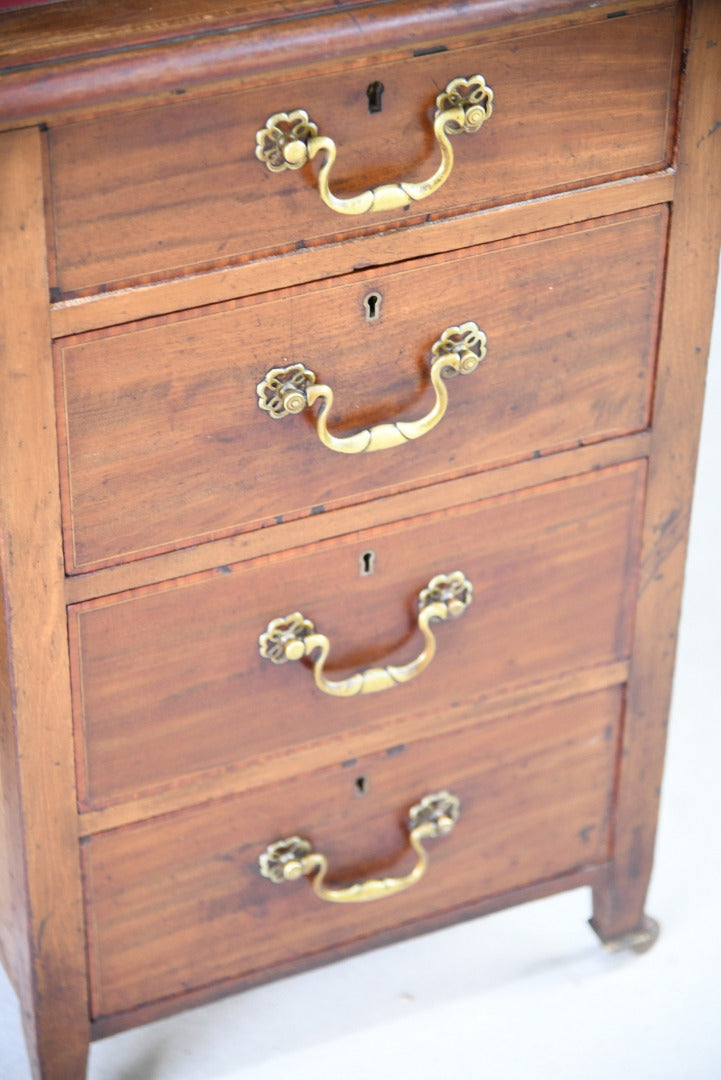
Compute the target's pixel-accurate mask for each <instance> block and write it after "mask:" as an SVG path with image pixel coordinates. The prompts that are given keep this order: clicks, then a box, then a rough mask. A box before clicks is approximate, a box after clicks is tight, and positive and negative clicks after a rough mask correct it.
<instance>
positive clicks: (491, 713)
mask: <svg viewBox="0 0 721 1080" xmlns="http://www.w3.org/2000/svg"><path fill="white" fill-rule="evenodd" d="M628 667H629V663H628V660H617V661H614V662H613V663H610V664H600V665H599V666H597V667H587V668H581V669H579V670H576V671H571V672H564V673H563V674H561V675H554V676H551V678H549V679H541V680H538V681H535V682H533V683H526V684H525V685H523V686H514V687H501V688H500V690H499V689H498V688H492V689H491V690H490V692H489V693H488V694H487V695H484V696H483V697H481V698H475V699H473V700H472V701H468V702H465V703H462V702H459V703H458V705H457V707H455V708H454V709H453V710H452V711H450V712H448V713H446V712H439V713H428V712H426V713H421V714H418V715H413V716H405V715H403V714H400V715H396V716H390V717H386V716H384V715H383V714H382V713H379V714H378V715H376V717H375V718H374V719H373V720H371V721H370V722H369V723H367V724H365V725H364V727H363V728H362V730H355V731H351V732H344V731H342V730H340V731H338V732H335V733H334V734H333V735H332V736H331V737H328V736H325V737H322V738H320V739H316V740H314V741H311V742H307V743H304V744H302V745H299V746H290V747H286V748H284V749H283V750H282V752H280V753H278V754H275V755H272V756H268V757H260V758H256V759H255V760H252V761H248V760H245V761H243V762H242V763H241V764H239V765H234V764H230V765H227V766H226V767H225V768H222V769H213V770H211V771H208V772H204V773H199V774H197V775H195V776H193V777H186V778H184V780H183V783H182V784H173V785H171V786H165V787H160V788H156V789H155V790H154V791H152V792H149V793H148V794H147V795H139V796H136V797H135V798H133V800H132V802H122V803H110V804H108V805H106V806H102V807H99V808H98V809H92V810H88V809H86V810H84V811H83V812H82V813H81V814H80V816H79V818H78V826H79V833H80V836H92V835H93V834H94V833H98V832H106V831H107V830H108V829H117V828H119V827H121V826H123V825H131V824H133V823H135V822H139V821H145V820H147V819H149V818H153V817H159V816H160V815H161V814H169V813H174V812H175V811H176V810H184V809H187V808H188V807H191V806H197V805H198V804H200V803H205V802H209V801H210V800H211V799H222V798H227V796H229V795H237V794H239V793H240V792H241V791H250V790H252V789H253V788H259V787H264V786H266V785H267V784H269V783H277V782H279V781H281V780H284V779H292V777H294V776H298V775H299V773H306V772H310V771H312V770H314V769H320V768H323V767H324V766H327V765H334V764H335V763H336V762H338V761H344V760H348V759H349V758H353V757H359V756H365V755H367V754H375V753H379V752H381V751H384V750H385V749H386V748H387V747H388V746H400V745H401V743H406V742H408V741H411V740H416V739H421V738H426V737H428V736H430V735H440V734H441V733H442V732H444V731H461V730H462V729H463V728H465V727H471V726H474V725H478V724H482V723H491V722H494V721H496V720H498V719H499V718H501V717H503V716H507V715H508V714H509V713H511V712H519V711H521V710H522V709H525V708H528V707H529V706H533V707H534V708H535V707H537V706H539V705H545V704H548V703H550V702H559V701H563V700H565V699H566V698H569V697H578V696H580V695H582V694H590V693H593V692H595V691H597V690H606V689H608V687H610V686H620V685H621V684H622V683H625V682H626V679H627V678H628Z"/></svg>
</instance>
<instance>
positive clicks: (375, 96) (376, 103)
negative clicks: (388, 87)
mask: <svg viewBox="0 0 721 1080" xmlns="http://www.w3.org/2000/svg"><path fill="white" fill-rule="evenodd" d="M384 90H385V87H384V85H383V83H382V82H372V83H371V84H370V86H369V87H368V89H367V90H366V94H367V95H368V112H370V113H376V112H380V111H381V109H382V108H383V103H382V101H381V98H382V97H383V91H384Z"/></svg>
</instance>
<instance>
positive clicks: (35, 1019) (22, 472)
mask: <svg viewBox="0 0 721 1080" xmlns="http://www.w3.org/2000/svg"><path fill="white" fill-rule="evenodd" d="M40 151H41V147H40V138H39V134H38V132H37V131H33V130H28V131H22V132H17V133H13V134H10V135H6V136H3V139H2V154H1V155H0V239H1V241H2V251H3V257H2V259H0V327H1V330H0V349H1V355H0V461H1V462H2V469H3V474H2V485H0V568H1V571H2V585H3V602H4V621H3V634H4V635H6V640H5V641H4V643H3V647H2V648H0V655H3V657H4V658H5V662H6V668H5V671H4V672H3V676H2V677H1V678H0V698H1V700H0V705H1V706H2V722H1V724H0V771H1V772H2V783H1V785H0V786H1V788H2V793H3V807H2V809H3V814H4V816H5V830H6V834H5V835H6V846H7V850H6V857H7V871H6V872H7V873H8V874H9V878H10V881H11V884H12V890H13V892H12V899H11V901H10V911H9V912H7V911H3V912H2V914H1V915H0V922H1V923H2V924H3V927H4V929H3V934H2V936H3V952H4V953H9V954H10V968H11V971H12V973H13V975H14V980H15V983H16V985H17V988H18V992H19V997H20V1003H21V1009H22V1016H23V1024H24V1027H25V1031H26V1035H27V1041H28V1051H29V1055H30V1061H31V1065H32V1068H33V1075H34V1076H35V1077H36V1078H38V1080H39V1078H40V1077H43V1078H44V1080H70V1078H72V1080H77V1078H78V1077H80V1076H82V1075H83V1073H84V1068H85V1059H86V1056H87V1043H88V1011H87V988H86V972H85V942H84V927H83V915H82V904H81V892H80V871H79V851H78V842H77V816H76V796H75V775H74V763H73V746H72V726H71V723H70V719H71V713H70V679H69V672H68V651H67V630H66V615H65V602H64V601H65V598H64V590H63V562H62V548H61V537H60V500H59V489H58V472H57V456H56V455H57V446H56V432H55V415H54V400H53V393H52V357H51V353H50V328H49V313H48V306H47V295H48V294H47V278H46V275H45V230H44V215H43V185H42V161H41V152H40ZM8 916H9V917H8ZM8 924H9V925H8Z"/></svg>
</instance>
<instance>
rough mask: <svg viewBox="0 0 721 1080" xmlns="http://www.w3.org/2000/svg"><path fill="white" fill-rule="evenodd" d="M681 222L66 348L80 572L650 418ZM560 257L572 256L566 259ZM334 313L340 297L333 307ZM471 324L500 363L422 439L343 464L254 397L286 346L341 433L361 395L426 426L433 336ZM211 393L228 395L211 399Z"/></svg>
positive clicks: (121, 331) (404, 274)
mask: <svg viewBox="0 0 721 1080" xmlns="http://www.w3.org/2000/svg"><path fill="white" fill-rule="evenodd" d="M667 222H668V210H667V208H666V207H665V206H663V205H661V206H651V207H642V208H640V209H637V210H633V211H628V212H625V213H622V214H618V215H612V216H610V217H602V218H593V219H590V220H587V221H583V222H578V223H574V224H571V225H567V226H563V227H561V228H558V229H551V230H543V231H541V232H538V233H532V234H529V235H527V236H524V237H522V238H517V239H516V240H514V241H512V242H506V241H496V242H492V243H490V244H482V245H478V246H477V247H474V248H466V249H461V250H457V251H454V252H450V253H446V254H445V255H444V256H427V257H424V258H421V259H412V260H408V261H406V262H402V263H396V264H393V265H392V266H390V267H382V268H380V269H379V270H363V271H358V272H357V273H355V274H352V275H347V276H343V277H341V278H335V279H331V280H330V281H322V282H315V283H311V284H309V285H307V286H295V287H293V288H292V289H290V290H285V291H283V292H282V293H268V294H262V295H260V296H257V297H253V298H242V299H239V300H235V301H230V302H226V303H222V304H219V305H213V306H211V307H205V308H200V309H195V310H192V309H190V310H186V311H184V312H179V313H176V314H175V315H174V316H170V317H163V316H161V317H158V318H156V319H150V320H146V321H144V322H142V323H137V324H130V325H126V326H118V327H114V328H110V329H108V330H105V331H92V332H90V333H89V334H86V335H79V336H73V337H70V338H64V339H61V340H60V341H58V342H56V345H55V361H56V397H57V403H58V412H59V430H58V437H59V445H60V459H61V491H62V502H63V527H64V534H65V559H66V571H67V573H68V574H70V575H73V574H83V573H87V572H89V571H92V570H97V569H101V568H105V567H111V566H116V565H121V564H123V563H128V562H133V561H137V560H140V559H143V558H149V557H154V556H155V555H158V554H161V553H163V552H172V551H178V550H182V549H184V548H185V549H187V548H189V547H191V546H193V545H196V544H198V543H200V542H208V541H216V540H219V539H221V538H223V537H230V536H233V535H243V534H245V535H248V534H251V533H253V532H256V531H258V530H259V529H263V530H265V529H266V528H268V527H270V528H274V527H276V526H278V525H279V524H283V523H286V522H288V521H294V520H302V519H304V518H308V517H309V516H311V515H313V514H315V513H318V512H319V509H320V508H322V510H323V512H326V511H333V510H336V509H339V508H342V507H344V506H348V505H350V504H358V503H364V502H368V501H370V500H372V499H375V498H377V497H379V496H384V497H388V496H392V495H393V494H395V493H396V492H399V491H404V490H410V489H412V488H417V487H427V486H428V485H429V484H436V483H438V482H441V481H443V482H445V481H448V480H450V479H452V478H454V477H458V476H463V475H470V474H473V473H482V472H485V471H488V470H491V469H495V468H498V467H500V466H507V465H509V464H511V463H513V462H517V461H528V460H531V459H532V458H534V457H539V456H544V455H547V454H550V453H557V452H561V451H564V450H567V449H569V448H571V447H577V446H578V445H589V444H592V443H599V442H603V441H608V440H610V439H614V438H617V437H619V436H625V435H628V434H629V433H631V432H639V431H643V430H644V429H645V428H646V426H647V424H648V421H649V418H650V398H651V383H652V379H653V374H654V370H655V352H656V343H657V338H658V314H659V309H660V303H661V291H662V285H663V270H664V259H665V244H666V229H667ZM564 261H565V262H568V264H569V267H570V266H571V264H573V269H569V268H567V269H565V270H563V269H561V264H562V263H563V262H564ZM604 267H605V268H604ZM463 276H465V277H466V279H469V276H470V280H468V284H467V287H466V288H465V290H464V291H463V293H462V294H461V296H462V299H461V296H459V295H458V288H457V280H458V278H460V277H463ZM609 277H610V280H611V285H610V287H609V284H608V280H609ZM487 279H492V280H493V287H492V288H491V287H490V286H489V285H487V284H486V283H485V282H486V280H487ZM624 280H625V283H626V284H624V283H623V282H624ZM514 285H516V286H518V287H517V288H516V289H515V291H514V289H513V286H514ZM521 286H522V288H521ZM369 289H376V290H378V289H380V290H381V291H382V292H383V293H384V294H385V292H388V293H389V296H391V297H392V303H390V304H387V303H384V308H383V311H384V313H385V312H388V314H387V316H386V315H385V314H384V317H383V319H382V320H381V321H380V322H379V323H378V325H377V326H374V327H369V325H368V324H367V323H366V322H365V320H364V318H363V307H362V302H361V300H362V297H363V295H365V293H366V292H367V291H368V290H369ZM494 289H495V290H497V291H498V292H499V294H500V295H499V296H498V297H497V298H496V299H494ZM524 290H525V291H524ZM411 292H412V293H413V294H415V295H423V297H424V298H425V299H424V301H423V303H424V306H426V308H427V310H426V315H425V317H424V319H423V320H422V321H419V320H418V319H417V318H415V316H414V314H413V311H412V310H411V309H410V307H409V306H408V300H407V297H408V294H409V293H411ZM584 305H585V307H584ZM329 306H330V307H332V308H334V309H335V308H337V309H338V310H337V312H336V315H335V316H334V320H330V319H328V318H327V317H326V311H327V309H328V308H329ZM591 308H592V309H593V310H591ZM582 311H585V316H584V318H583V320H582V319H581V314H580V313H581V312H582ZM341 314H342V318H341ZM471 318H472V319H474V320H475V321H477V322H478V323H479V325H481V328H482V329H483V330H484V332H487V334H488V355H487V357H486V360H485V361H484V363H482V364H481V365H480V367H479V368H478V370H477V371H475V372H474V373H472V374H471V375H470V376H468V377H467V378H464V379H456V380H453V381H449V382H448V383H447V386H448V396H449V406H448V415H447V416H446V418H445V419H444V420H443V421H442V422H441V424H440V425H439V426H438V428H437V429H436V430H434V431H432V432H430V433H429V435H427V436H424V437H423V438H422V439H419V440H417V441H416V442H414V443H413V444H411V445H405V446H401V447H396V448H394V449H391V450H385V451H381V452H380V453H378V454H372V455H364V456H363V457H362V458H358V457H355V458H349V457H347V456H346V455H340V454H335V453H333V452H332V451H329V450H327V449H326V448H325V447H323V446H322V445H321V444H320V443H319V442H318V438H317V435H316V434H315V431H314V428H313V419H312V414H314V413H315V412H316V411H317V406H316V408H315V409H313V410H306V411H305V412H304V414H303V415H302V416H298V417H286V418H285V419H284V420H280V421H271V420H270V419H269V418H268V416H267V415H266V414H263V413H262V412H261V411H260V410H259V409H258V408H257V395H256V392H255V385H256V383H257V382H259V380H260V379H261V378H262V377H263V376H264V375H265V373H266V372H267V371H268V370H269V368H270V367H273V366H275V365H276V363H282V360H281V357H282V356H284V355H285V356H291V357H292V358H293V359H294V360H302V362H303V363H305V364H306V365H308V366H309V367H312V368H313V369H314V370H315V371H317V372H318V378H319V380H320V381H322V382H328V383H330V384H331V385H332V386H333V388H334V393H335V395H336V404H335V405H334V409H333V417H332V419H331V423H330V428H331V430H336V431H339V433H343V434H346V433H347V431H344V430H343V428H342V426H341V428H340V429H339V428H338V421H337V419H336V418H335V417H336V414H338V415H339V416H340V419H341V424H342V421H343V412H344V410H345V412H346V413H348V415H349V416H353V415H356V416H357V415H359V414H358V412H356V413H355V414H353V413H352V412H349V410H350V409H351V408H352V409H355V410H359V409H360V410H362V412H363V413H364V415H366V416H367V417H369V421H368V422H374V423H377V422H383V421H389V420H392V419H395V418H396V416H398V417H399V418H401V419H404V420H412V419H417V417H419V416H420V415H422V414H423V412H424V411H425V410H426V409H427V408H428V407H429V405H430V402H431V400H432V398H433V394H432V392H431V390H430V387H429V385H428V374H427V372H428V358H429V356H430V355H431V354H430V345H431V342H432V341H433V339H434V337H437V336H438V335H439V334H440V332H441V331H442V330H443V329H444V328H445V327H446V326H448V325H452V324H453V323H454V322H455V323H460V322H463V321H466V320H467V319H471ZM354 320H355V321H354ZM346 323H347V326H346V325H345V324H346ZM299 325H300V326H302V330H301V329H297V327H298V326H299ZM350 327H352V328H353V329H352V331H351V329H350ZM533 327H535V329H533ZM571 331H573V332H571ZM599 341H602V342H603V343H604V346H605V347H604V348H602V349H599V348H598V347H597V343H598V342H599ZM367 353H368V354H371V355H372V356H373V358H374V363H373V364H372V365H368V364H367V363H366V361H365V355H366V354H367ZM386 353H388V356H392V355H395V354H397V356H398V358H399V359H398V363H397V364H395V363H391V361H390V360H389V358H388V356H386ZM156 356H157V360H158V362H157V363H156V362H155V360H152V361H151V359H150V358H151V357H156ZM529 365H532V367H530V369H529ZM421 368H422V369H423V371H422V373H421ZM394 369H397V370H394ZM561 380H563V385H564V403H563V404H561V405H559V403H558V395H559V387H560V385H561ZM515 386H518V387H519V388H520V390H519V391H518V392H516V390H515V389H514V387H515ZM201 395H202V399H203V400H205V401H208V402H210V401H211V400H212V403H213V404H212V406H211V404H210V403H208V404H207V405H206V407H205V409H204V411H201V410H200V407H199V404H198V403H199V401H200V400H201ZM209 395H212V398H211V397H210V396H209ZM601 401H603V404H602V405H601ZM355 423H356V425H357V426H362V425H360V424H359V423H358V421H355ZM347 426H348V420H346V427H347ZM269 450H270V451H271V453H268V451H269ZM275 462H277V463H278V464H279V467H277V468H276V466H275V464H274V463H275ZM280 463H282V467H280ZM248 475H249V476H250V477H251V480H250V482H248V481H247V480H246V477H247V476H248ZM301 475H302V476H303V483H302V485H299V484H298V483H297V482H296V481H295V479H294V478H295V477H296V476H301ZM111 507H112V513H110V512H109V509H110V508H111Z"/></svg>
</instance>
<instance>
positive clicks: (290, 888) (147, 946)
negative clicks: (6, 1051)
mask: <svg viewBox="0 0 721 1080" xmlns="http://www.w3.org/2000/svg"><path fill="white" fill-rule="evenodd" d="M621 701H622V694H621V691H620V690H619V689H618V688H615V689H610V690H605V691H601V692H598V693H596V694H593V695H588V696H584V697H578V698H572V699H570V700H568V701H563V702H557V703H555V704H553V705H546V706H544V707H537V708H535V709H529V710H527V711H524V712H523V713H521V714H519V715H510V716H507V717H505V718H504V719H503V720H501V721H498V722H496V723H493V724H488V725H476V726H473V727H470V728H466V729H464V730H461V731H456V732H451V733H447V734H445V735H443V736H442V737H437V738H430V739H426V740H421V741H418V742H414V743H409V744H408V745H406V746H403V747H400V748H395V749H394V751H393V752H392V753H379V754H375V755H370V756H368V757H366V758H360V759H358V760H357V761H354V762H352V763H350V764H346V765H336V766H334V767H331V768H326V769H322V770H318V771H316V772H313V773H310V774H309V775H302V776H298V777H295V778H293V779H292V780H290V781H287V782H285V783H283V784H280V785H276V786H274V787H269V788H265V789H260V790H254V791H251V792H247V793H245V794H244V795H241V796H238V797H234V798H230V799H226V800H219V801H216V802H214V803H211V804H209V805H206V806H203V807H197V808H193V809H190V810H187V811H182V812H179V813H177V814H174V815H168V816H166V817H161V818H159V819H157V820H155V821H148V822H144V823H140V824H138V825H131V826H128V827H126V828H123V829H118V830H114V831H110V832H107V833H103V834H100V835H98V836H94V837H91V838H89V839H88V841H87V842H86V843H85V844H84V848H83V858H84V864H85V875H86V904H87V917H88V925H89V928H90V979H91V986H92V1009H93V1015H94V1016H95V1017H97V1016H108V1015H111V1014H113V1013H116V1012H120V1011H122V1010H127V1009H132V1008H133V1007H136V1006H139V1005H142V1004H145V1003H147V1002H151V1001H153V1000H157V999H159V998H163V997H169V996H170V995H174V994H182V993H184V992H188V991H192V990H194V989H197V988H199V987H203V986H206V985H209V984H211V983H220V982H221V981H222V980H241V979H243V978H245V979H247V978H253V977H255V978H256V979H257V978H258V977H259V976H260V974H261V973H263V977H264V978H265V977H269V976H270V975H271V974H272V970H273V968H274V967H276V966H279V965H280V966H283V967H284V968H286V970H287V967H288V965H290V966H292V965H293V964H294V963H299V962H300V961H301V960H302V958H304V957H305V958H308V957H309V956H316V957H318V954H319V953H321V952H322V951H324V950H331V949H334V948H338V947H339V946H341V945H345V946H350V945H351V944H352V945H353V947H355V948H358V947H359V943H360V942H361V941H366V940H367V941H368V944H371V943H372V939H373V937H374V935H379V934H381V933H383V932H386V933H387V932H388V931H390V930H392V931H393V932H394V934H395V935H399V934H401V933H407V932H409V930H410V929H411V925H410V924H412V923H413V922H414V921H415V920H420V919H423V918H427V917H429V916H433V915H435V916H438V915H441V914H442V913H447V918H448V919H451V918H452V917H453V913H454V912H455V913H456V915H457V913H458V912H459V911H460V910H462V909H463V907H464V906H468V905H470V904H472V903H473V902H477V901H479V900H481V899H482V898H484V897H488V896H492V895H494V894H499V893H504V892H508V891H510V890H511V889H514V888H517V887H520V886H522V885H525V884H528V883H530V882H538V881H541V880H544V879H549V878H552V877H554V876H556V875H559V874H562V873H564V872H568V871H571V870H574V869H577V868H580V867H583V866H588V865H592V864H594V863H596V864H597V863H600V862H603V861H604V860H605V859H606V858H607V857H608V854H609V815H610V812H611V806H612V800H613V790H614V779H613V776H614V768H615V761H616V754H617V748H618V725H619V719H620V710H621ZM361 778H362V781H363V783H362V785H361V786H362V787H363V789H364V790H365V792H366V794H365V795H364V796H363V797H361V796H359V794H358V789H359V783H358V781H359V780H360V779H361ZM442 789H447V790H449V791H450V792H451V793H453V794H454V795H456V796H458V797H459V798H460V802H461V812H460V818H459V821H458V823H457V825H456V826H455V828H454V829H453V831H452V832H451V833H450V834H449V835H447V836H443V837H439V838H438V839H435V840H429V841H428V843H427V845H426V849H427V851H428V853H429V856H430V865H429V869H428V871H427V874H426V876H425V877H424V878H423V879H422V880H421V881H420V882H418V883H417V884H415V885H413V886H412V887H411V888H410V889H409V890H408V891H406V892H403V893H400V894H398V895H396V896H393V897H389V898H386V899H383V900H382V901H378V902H374V903H370V904H368V903H366V904H331V903H326V902H323V901H321V900H319V899H317V898H316V897H315V895H314V894H313V892H312V890H311V888H310V885H309V883H308V882H307V881H306V880H300V881H295V882H284V883H281V884H273V883H271V882H270V881H268V880H266V879H265V878H263V877H261V876H260V874H259V872H258V857H259V855H260V853H261V852H263V851H264V850H265V848H266V846H267V845H268V844H270V843H272V842H274V841H276V840H280V839H284V838H286V837H289V836H293V835H300V836H301V837H303V838H305V839H307V840H309V841H310V842H311V843H312V845H313V847H314V849H315V850H317V851H320V852H322V853H323V854H325V855H326V856H327V858H328V860H329V867H330V871H329V880H330V882H331V883H332V884H334V885H335V884H341V885H342V884H345V885H347V884H349V883H351V882H354V881H356V880H358V879H367V878H368V877H377V876H381V877H388V876H393V877H395V876H397V875H400V874H405V873H407V872H408V871H409V870H410V868H411V866H412V865H413V858H412V855H411V853H410V852H409V850H408V842H407V835H406V816H407V813H408V810H409V809H410V807H411V805H412V804H414V803H416V802H417V801H418V800H419V799H420V798H422V797H423V796H425V795H426V794H429V793H431V792H436V791H439V790H442Z"/></svg>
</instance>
